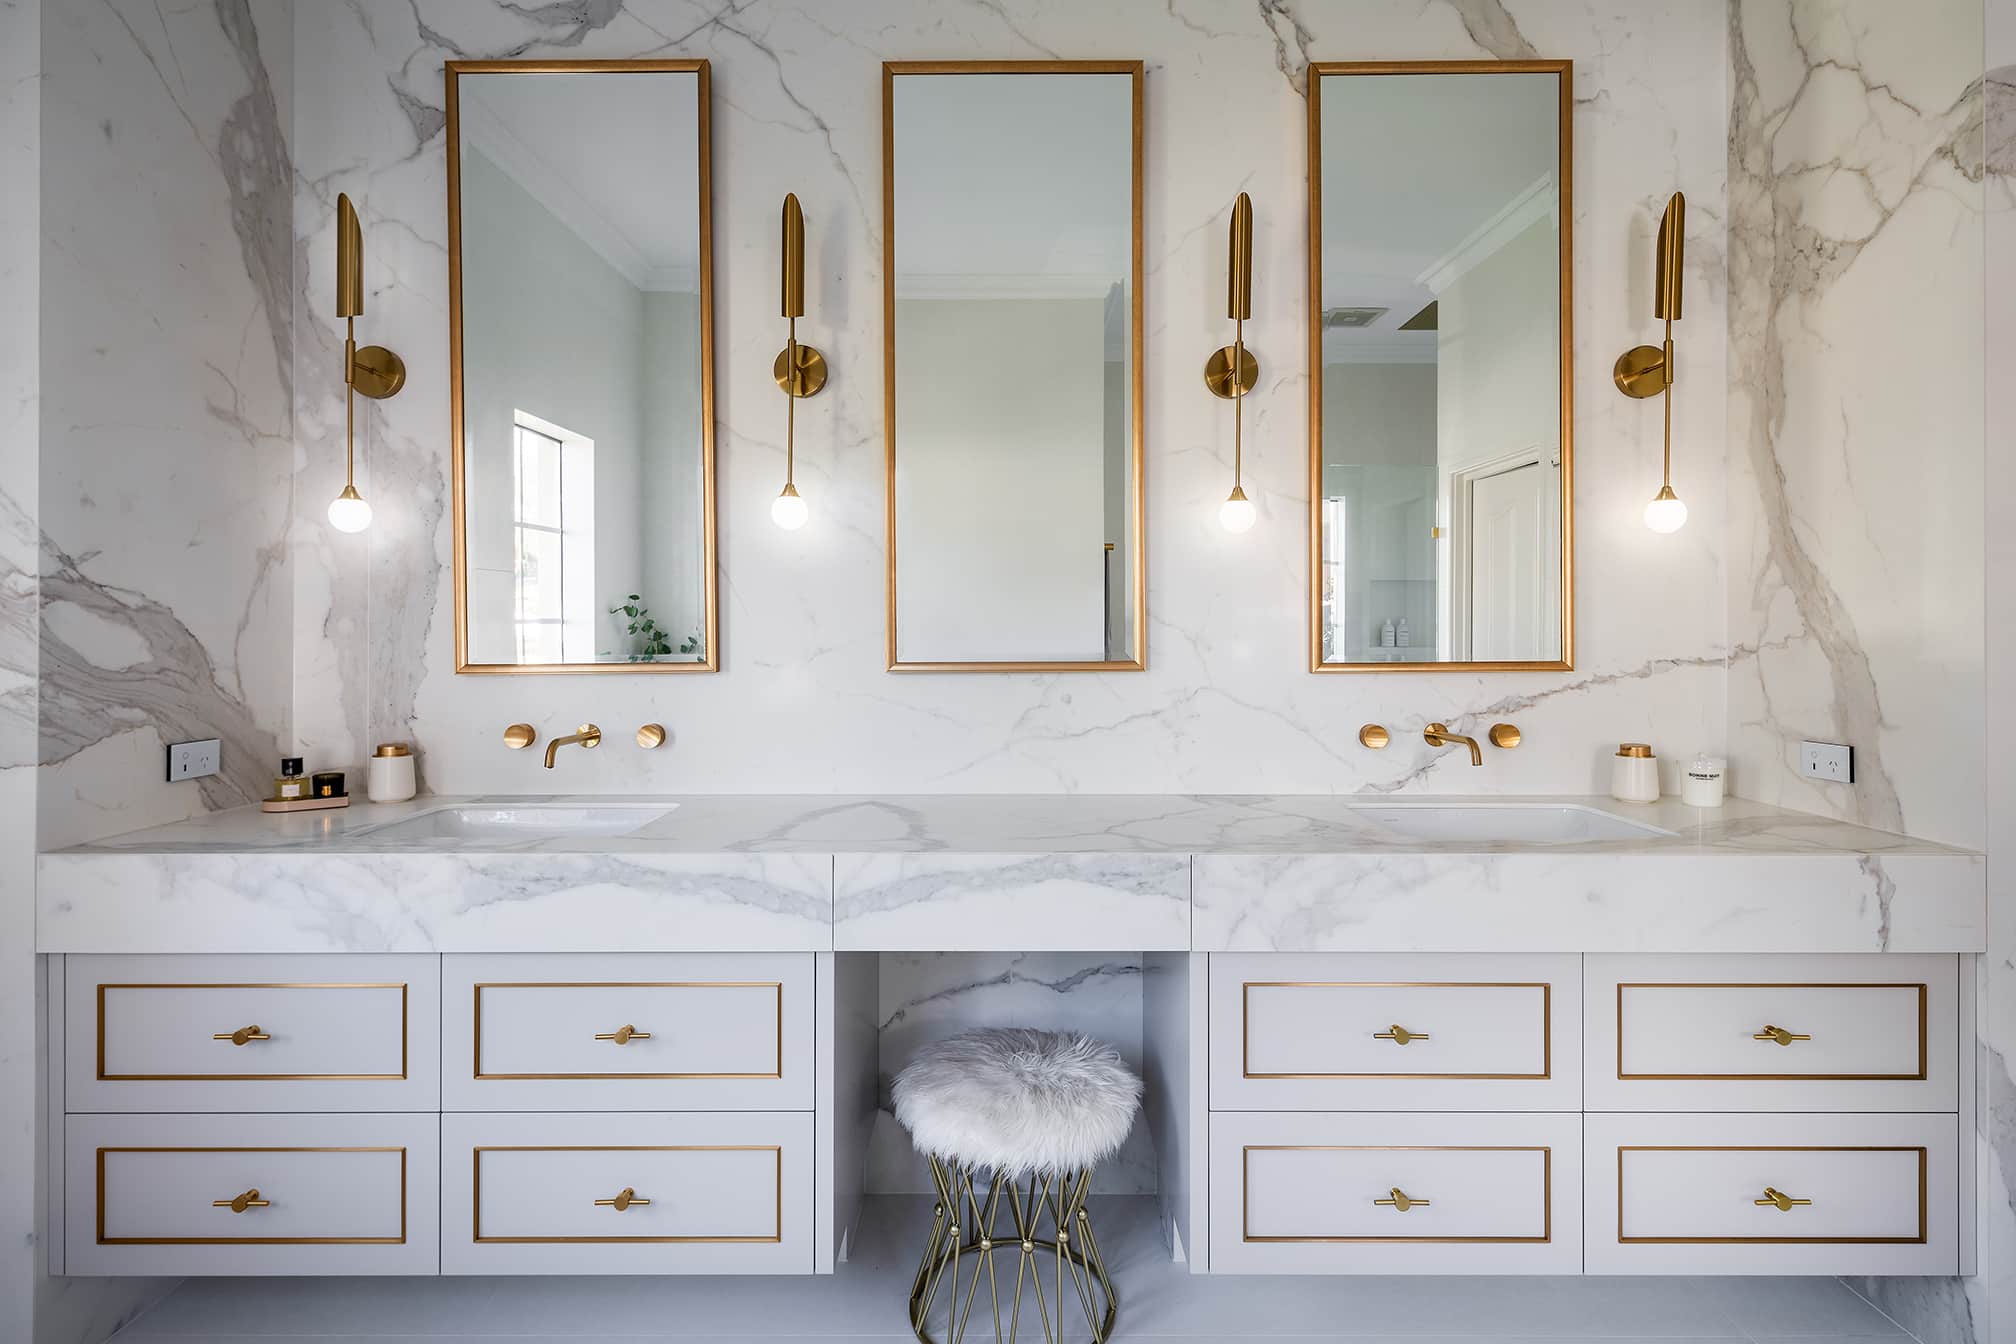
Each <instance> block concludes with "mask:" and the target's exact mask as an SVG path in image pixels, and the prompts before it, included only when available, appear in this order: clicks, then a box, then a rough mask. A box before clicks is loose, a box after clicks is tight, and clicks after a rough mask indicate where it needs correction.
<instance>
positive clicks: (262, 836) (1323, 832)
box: [57, 794, 1966, 857]
mask: <svg viewBox="0 0 2016 1344" xmlns="http://www.w3.org/2000/svg"><path fill="white" fill-rule="evenodd" d="M1522 805H1523V806H1532V805H1545V806H1561V807H1576V808H1588V809H1593V810H1595V811H1599V812H1607V813H1610V814H1611V815H1613V816H1618V817H1622V818H1624V819H1626V820H1628V821H1634V822H1638V823H1640V824H1642V825H1646V826H1652V827H1656V828H1658V829H1659V830H1662V831H1666V832H1670V834H1666V835H1639V836H1632V837H1630V838H1627V839H1616V840H1590V841H1574V842H1568V843H1547V844H1536V843H1530V842H1482V843H1480V842H1476V841H1454V840H1421V839H1415V838H1410V837H1407V836H1404V835H1400V834H1397V833H1395V832H1394V831H1392V830H1390V829H1388V828H1386V827H1384V826H1381V825H1379V824H1378V823H1377V822H1376V821H1375V820H1371V819H1368V818H1367V816H1366V811H1367V809H1372V808H1395V807H1397V808H1417V807H1426V808H1431V809H1432V808H1446V807H1451V806H1486V807H1518V806H1522ZM485 806H493V807H498V808H510V807H525V806H561V807H583V808H590V807H611V806H621V807H636V808H637V809H639V810H640V811H644V812H648V811H649V810H650V809H651V808H653V807H658V808H665V809H670V810H669V811H667V812H666V813H665V815H664V816H663V817H661V818H659V819H657V820H653V821H650V822H647V823H645V824H643V825H641V826H639V827H637V828H636V829H635V830H634V831H631V832H630V833H628V834H623V835H591V836H569V837H567V838H565V839H559V840H554V839H523V840H513V839H484V840H481V841H472V840H442V839H436V838H402V837H399V836H396V835H394V836H384V835H381V834H379V832H382V831H384V830H386V829H387V828H389V827H390V826H392V825H393V824H394V823H396V822H399V821H403V820H406V819H407V818H410V817H415V816H419V815H421V814H423V813H428V812H434V811H438V810H441V809H444V808H450V807H477V808H480V807H485ZM238 852H257V853H321V854H330V853H341V854H411V853H422V854H424V853H449V854H454V853H474V852H482V853H499V854H529V853H552V854H637V853H665V854H903V853H953V854H957V853H967V854H1088V853H1102V854H1423V855H1428V854H1521V853H1525V854H1535V853H1544V854H1603V855H1610V856H1613V857H1621V856H1624V855H1635V854H1645V855H1682V854H1685V855H1711V854H1726V855H1750V856H1754V855H1759V854H1808V855H1811V854H1833V855H1846V854H1865V855H1866V854H1921V855H1935V854H1945V855H1959V854H1962V853H1965V852H1966V851H1962V850H1956V849H1953V848H1950V847H1948V846H1945V845H1938V844H1934V843H1931V842H1929V841H1924V840H1916V839H1912V838H1910V837H1908V836H1902V835H1893V834H1890V833H1888V832H1885V831H1874V830H1869V829H1867V828H1866V827H1861V826H1855V825H1851V824H1849V823H1847V822H1841V821H1835V820H1833V819H1831V818H1828V817H1820V816H1814V815H1811V814H1809V813H1803V812H1792V811H1788V810H1786V809H1784V808H1778V807H1771V806H1769V805H1767V804H1764V803H1754V802H1749V801H1746V800H1744V799H1731V800H1729V801H1728V802H1727V803H1726V804H1725V805H1724V806H1722V807H1719V808H1694V807H1686V806H1683V805H1682V804H1681V803H1680V801H1679V800H1678V799H1677V798H1664V799H1661V800H1660V801H1659V802H1657V803H1620V802H1617V801H1616V800H1614V799H1611V798H1607V797H1580V796H1569V795H1563V796H1545V797H1512V796H1506V795H1490V796H1477V797H1469V796H1442V795H1437V796H1435V797H1432V798H1428V797H1418V796H1407V797H1398V798H1386V797H1379V796H1373V795H1364V794H1339V795H1300V796H1279V797H1274V796H1267V795H1240V796H1212V795H1156V794H931V795H914V796H905V795H889V796H879V797H855V796H848V795H828V794H804V795H792V794H716V795H662V796H658V795H619V796H610V795H599V794H550V795H543V794H542V795H529V794H518V795H499V796H493V797H484V796H457V797H448V796H430V797H423V798H416V799H414V800H413V801H412V802H406V803H367V802H362V801H358V802H355V803H353V804H352V805H351V806H350V807H348V808H344V809H341V810H336V811H327V812H296V813H284V814H269V813H264V812H261V811H259V809H257V808H237V809H234V810H231V811H228V812H213V813H210V814H209V815H207V816H204V817H199V818H196V819H194V820H190V821H182V822H176V823H173V824H171V825H167V826H156V827H152V828H150V829H148V830H143V831H134V832H131V833H129V834H126V835H120V836H114V837H111V838H109V839H106V840H102V841H98V842H96V843H93V844H88V845H80V846H77V847H75V848H72V849H68V850H60V851H57V853H59V854H62V855H66V856H72V855H94V854H227V853H238Z"/></svg>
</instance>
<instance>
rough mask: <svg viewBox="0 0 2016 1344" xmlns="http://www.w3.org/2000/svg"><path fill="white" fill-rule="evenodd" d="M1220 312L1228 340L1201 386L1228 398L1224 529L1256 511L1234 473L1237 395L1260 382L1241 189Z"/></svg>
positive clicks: (1249, 234)
mask: <svg viewBox="0 0 2016 1344" xmlns="http://www.w3.org/2000/svg"><path fill="white" fill-rule="evenodd" d="M1225 316H1227V317H1229V318H1231V319H1232V332H1233V337H1232V344H1230V345H1227V346H1221V347H1220V348H1219V349H1216V350H1213V351H1212V352H1211V357H1210V358H1209V359H1207V360H1205V361H1204V386H1205V387H1207V388H1209V389H1210V390H1211V395H1212V396H1214V397H1224V398H1229V399H1230V400H1231V402H1232V493H1231V494H1230V495H1227V496H1226V497H1225V502H1224V503H1223V504H1221V505H1219V506H1218V522H1219V523H1220V525H1222V526H1223V527H1224V528H1225V530H1226V531H1227V532H1244V531H1246V530H1247V529H1248V528H1250V527H1252V526H1253V523H1254V519H1255V517H1256V516H1257V511H1256V510H1255V509H1254V507H1253V501H1252V500H1250V499H1248V498H1246V489H1245V486H1244V484H1243V483H1242V482H1241V480H1240V477H1241V474H1242V472H1243V471H1244V468H1245V462H1244V458H1245V442H1244V439H1245V423H1244V421H1245V417H1244V414H1243V412H1244V410H1245V405H1244V403H1243V401H1242V400H1241V398H1243V397H1244V396H1245V395H1246V394H1247V393H1248V392H1251V391H1252V390H1253V388H1254V386H1255V385H1256V384H1258V383H1259V381H1260V361H1259V360H1257V359H1255V358H1254V357H1253V352H1252V351H1250V350H1248V349H1247V348H1246V320H1247V319H1248V318H1250V317H1252V316H1253V199H1252V197H1250V196H1248V195H1247V194H1246V193H1245V192H1243V191H1242V192H1240V193H1239V199H1238V200H1236V201H1234V202H1233V203H1232V228H1231V234H1230V238H1229V242H1228V246H1227V249H1226V259H1225Z"/></svg>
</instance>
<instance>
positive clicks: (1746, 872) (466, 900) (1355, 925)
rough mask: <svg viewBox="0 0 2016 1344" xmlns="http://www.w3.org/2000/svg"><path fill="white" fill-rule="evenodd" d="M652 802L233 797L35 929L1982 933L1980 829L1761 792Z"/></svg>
mask: <svg viewBox="0 0 2016 1344" xmlns="http://www.w3.org/2000/svg"><path fill="white" fill-rule="evenodd" d="M548 801H553V802H559V803H563V804H564V803H569V802H571V803H574V804H580V803H584V802H587V801H591V799H588V798H583V797H576V798H573V799H567V798H558V799H552V800H548ZM637 801H639V802H647V803H651V804H652V805H653V806H654V807H662V808H664V809H665V811H664V812H663V814H662V815H660V816H658V817H657V819H655V820H650V821H646V822H642V823H641V824H640V825H639V826H637V827H636V828H635V829H634V830H633V831H632V832H631V833H629V834H625V835H618V836H572V837H568V838H565V839H551V838H548V839H538V838H519V839H505V840H487V839H486V840H482V841H451V842H442V841H439V840H432V839H415V838H406V837H405V836H402V835H401V834H399V833H398V832H396V831H390V832H389V833H388V828H389V827H391V826H393V825H395V824H397V823H401V822H405V821H408V820H410V819H412V818H414V817H416V816H421V815H424V814H426V813H428V812H430V811H432V810H435V809H439V808H444V807H451V806H456V807H461V806H470V805H472V804H477V803H480V802H481V800H472V799H455V798H434V799H424V800H419V801H416V802H413V803H401V804H370V803H363V804H357V805H354V806H352V807H351V808H349V809H347V810H346V811H345V812H343V813H339V814H335V815H333V816H332V815H327V814H324V815H320V816H318V815H317V814H313V813H310V814H297V815H294V816H287V817H270V816H267V815H265V814H263V813H259V812H257V811H253V810H243V811H238V812H229V813H218V814H213V815H211V816H208V817H205V818H202V819H199V820H194V821H187V822H181V823H177V824H174V825H170V826H164V827H157V828H155V829H153V830H149V831H142V832H138V833H136V834H133V835H128V836H121V837H114V838H112V839H110V840H107V841H104V842H101V843H97V844H91V845H84V846H79V847H77V848H74V849H71V850H66V851H63V852H59V853H55V854H48V855H44V856H43V857H42V860H41V880H40V884H39V907H40V920H39V924H38V930H37V933H38V938H39V940H40V945H41V947H42V948H43V950H45V951H100V952H111V951H167V950H181V951H197V950H210V951H219V950H239V951H254V950H266V951H304V952H305V951H339V950H346V949H347V950H356V951H380V950H404V949H414V950H419V949H433V950H440V951H507V950H512V949H514V948H523V949H544V950H554V949H558V948H568V949H575V950H584V951H588V950H598V949H601V950H607V949H609V948H612V947H623V948H631V949H636V950H644V949H647V948H664V949H667V950H673V949H682V948H684V949H706V948H724V949H725V948H745V947H746V948H760V947H771V946H776V947H790V948H801V949H806V950H826V949H829V948H830V949H837V950H840V951H928V950H933V949H966V950H972V951H980V950H992V951H997V952H1016V951H1031V950H1047V951H1058V952H1074V953H1075V952H1102V951H1107V950H1111V949H1114V948H1120V949H1125V950H1127V951H1129V952H1131V953H1134V954H1137V955H1138V954H1139V953H1142V952H1150V951H1161V950H1172V951H1182V950H1185V949H1192V948H1195V949H1201V950H1232V949H1240V950H1250V949H1266V948H1275V949H1282V950H1290V949H1294V950H1304V949H1311V948H1334V947H1342V946H1346V945H1349V946H1353V947H1358V948H1367V947H1394V948H1430V949H1439V950H1443V951H1456V950H1467V949H1472V948H1490V947H1500V948H1526V949H1534V950H1545V951H1560V950H1562V949H1564V948H1569V949H1588V950H1625V949H1627V948H1636V949H1645V948H1658V949H1660V950H1666V951H1674V950H1684V949H1690V948H1691V949H1694V950H1704V951H1717V950H1720V951H1739V950H1788V951H1789V950H1798V951H1883V950H1886V949H1889V950H1895V951H1932V950H1939V951H1971V950H1976V949H1978V948H1979V947H1980V946H1981V945H1982V942H1981V940H1982V936H1983V935H1982V923H1983V915H1982V908H1983V902H1984V899H1985V896H1984V890H1983V877H1982V857H1981V856H1980V855H1978V854H1972V853H1968V852H1965V851H1961V850H1955V849H1950V848H1947V847H1944V846H1940V845H1934V844H1928V843H1925V842H1922V841H1914V840H1910V839H1908V838H1906V837H1903V836H1893V835H1885V834H1882V833H1880V832H1875V831H1869V830H1866V829H1863V828H1858V827H1855V826H1853V825H1849V824H1847V823H1843V822H1839V821H1835V820H1832V819H1829V818H1822V817H1802V816H1799V815H1796V814H1791V813H1786V812H1784V811H1782V810H1779V809H1775V808H1769V807H1766V806H1764V805H1762V804H1756V803H1743V802H1735V803H1731V804H1730V805H1729V806H1728V807H1726V808H1723V809H1719V810H1718V811H1716V812H1713V813H1703V812H1699V811H1696V810H1695V809H1690V808H1686V807H1683V806H1681V805H1680V804H1679V803H1678V802H1677V801H1675V800H1667V801H1665V802H1662V803H1658V804H1640V805H1628V804H1618V803H1611V802H1608V801H1607V800H1596V799H1579V800H1578V799H1570V800H1561V799H1552V800H1518V799H1500V800H1495V801H1496V803H1497V805H1498V806H1501V807H1503V806H1516V805H1518V804H1520V803H1521V802H1526V803H1534V802H1538V803H1543V804H1558V803H1561V802H1569V803H1578V804H1581V805H1585V806H1594V807H1597V808H1599V809H1600V810H1603V811H1607V812H1610V813H1612V814H1613V815H1615V816H1617V817H1619V818H1623V819H1626V820H1631V821H1636V822H1639V823H1641V824H1643V825H1645V826H1648V827H1658V828H1660V829H1659V830H1658V831H1653V832H1648V833H1646V834H1642V835H1638V836H1634V837H1632V838H1630V839H1617V840H1606V841H1583V842H1575V843H1566V844H1534V843H1514V842H1509V841H1501V842H1495V843H1480V842H1473V841H1464V840H1421V839H1415V838H1409V837H1407V836H1405V835H1401V834H1399V833H1396V832H1394V831H1391V830H1388V829H1386V828H1385V827H1384V826H1383V825H1381V824H1380V823H1379V822H1378V821H1377V820H1376V818H1368V817H1367V816H1365V815H1364V814H1363V813H1362V812H1361V811H1360V810H1358V809H1357V808H1356V807H1354V801H1353V800H1352V799H1350V798H1348V797H1339V796H1335V795H1324V796H1311V797H1255V798H1224V797H1214V798H1195V797H1180V796H1160V797H1158V796H1153V795H1141V796H1120V797H1107V798H1087V797H1079V796H1075V795H1074V796H1056V795H1050V796H1036V795H1020V796H1015V797H1008V798H980V797H959V796H946V797H939V798H931V797H908V798H903V797H898V798H886V799H871V798H844V797H789V796H782V797H763V796H746V797H664V798H656V799H640V800H637ZM1360 801H1361V802H1362V800H1360ZM517 805H518V806H519V807H521V808H523V807H524V806H526V803H525V801H524V800H519V801H518V803H517ZM645 815H646V816H650V815H652V812H651V811H649V810H647V811H646V813H645ZM611 921H615V923H613V924H612V923H611ZM612 929H613V930H615V931H613V932H612ZM780 938H781V939H782V941H781V942H778V941H766V940H773V939H780ZM220 939H223V940H227V941H229V942H230V946H229V947H224V946H222V945H220V943H219V941H218V940H220ZM205 940H208V941H205ZM1347 940H1348V941H1347ZM1466 940H1467V941H1466Z"/></svg>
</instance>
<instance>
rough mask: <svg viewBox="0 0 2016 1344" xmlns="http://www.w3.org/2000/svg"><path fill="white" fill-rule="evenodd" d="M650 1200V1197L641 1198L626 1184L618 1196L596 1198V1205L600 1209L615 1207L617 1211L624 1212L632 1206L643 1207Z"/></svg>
mask: <svg viewBox="0 0 2016 1344" xmlns="http://www.w3.org/2000/svg"><path fill="white" fill-rule="evenodd" d="M650 1202H651V1201H650V1200H648V1199H639V1198H638V1197H637V1192H636V1191H635V1190H633V1189H631V1188H630V1187H629V1186H627V1185H626V1186H624V1187H623V1189H622V1191H621V1192H619V1193H618V1194H617V1196H616V1198H614V1199H598V1200H596V1201H595V1207H596V1208H598V1209H614V1210H616V1212H618V1213H622V1212H624V1211H626V1210H628V1209H631V1208H642V1207H644V1206H645V1205H646V1204H649V1203H650Z"/></svg>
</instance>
